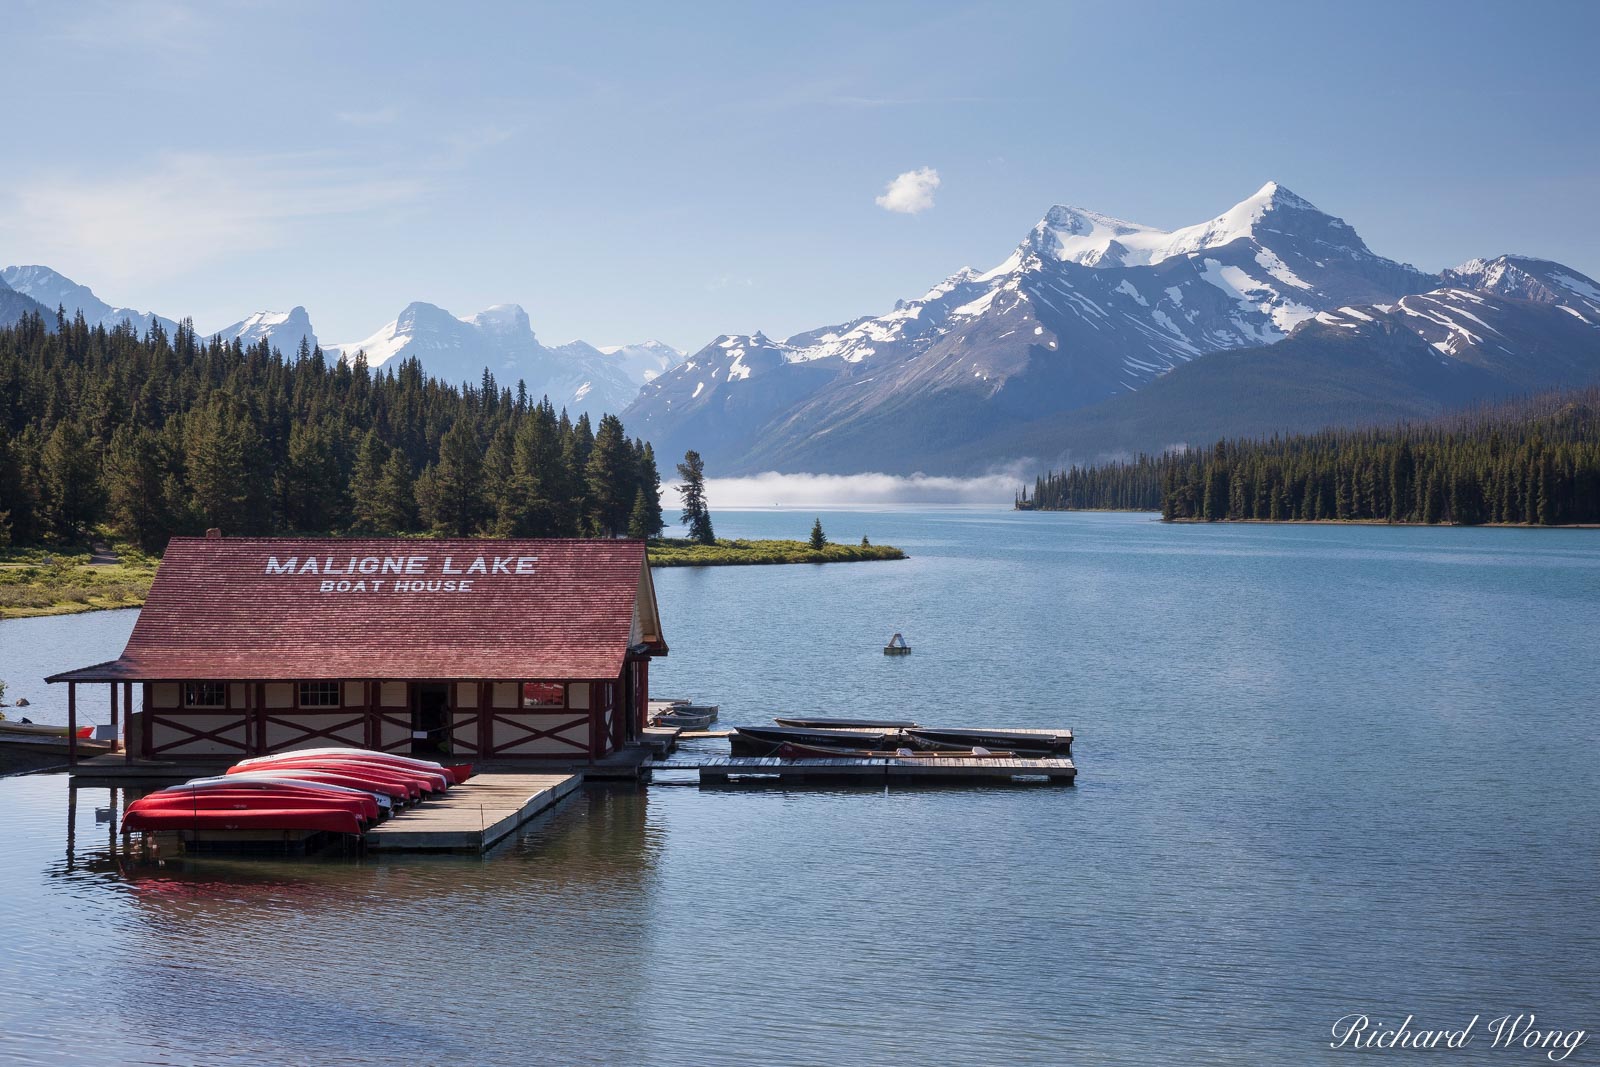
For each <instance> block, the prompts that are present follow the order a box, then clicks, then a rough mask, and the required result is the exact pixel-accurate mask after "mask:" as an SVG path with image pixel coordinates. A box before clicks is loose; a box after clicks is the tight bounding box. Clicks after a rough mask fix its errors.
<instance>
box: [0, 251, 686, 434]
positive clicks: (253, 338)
mask: <svg viewBox="0 0 1600 1067" xmlns="http://www.w3.org/2000/svg"><path fill="white" fill-rule="evenodd" d="M58 307H61V308H65V309H66V312H67V314H68V315H75V314H78V313H79V312H81V313H82V314H83V316H84V318H85V320H87V321H88V322H89V323H90V324H91V325H103V326H106V327H107V328H111V327H114V326H116V325H118V324H119V323H121V322H124V321H126V322H131V323H132V324H133V326H134V328H135V329H136V330H138V331H139V332H140V333H141V334H142V333H145V332H146V331H148V330H149V329H150V327H151V326H152V325H155V324H160V325H161V326H162V328H163V329H165V330H166V331H167V332H168V333H169V334H170V333H172V332H173V331H174V330H176V329H177V323H176V322H175V321H174V320H172V319H168V318H164V317H162V316H160V315H156V314H154V313H152V312H148V311H138V310H135V309H133V308H124V307H113V306H112V305H110V304H108V303H106V302H105V301H103V300H101V299H100V298H99V297H97V296H95V294H94V293H93V292H92V291H91V290H90V289H89V288H88V287H87V286H84V285H79V284H78V283H77V282H74V281H73V280H72V279H70V278H67V277H65V276H63V275H61V274H59V273H57V272H56V271H53V270H51V269H50V268H48V267H41V266H22V267H7V268H5V269H4V270H3V271H0V324H6V323H11V322H15V321H16V320H17V319H19V318H21V317H22V315H24V314H26V313H28V312H38V313H40V314H42V315H45V316H46V318H47V319H49V320H50V321H54V316H55V311H56V308H58ZM204 336H206V337H211V336H220V337H222V338H223V339H224V340H228V341H232V340H234V339H238V340H240V341H242V342H243V343H244V344H245V345H254V344H258V343H260V342H262V341H265V342H266V343H267V344H268V345H270V346H271V347H273V348H275V349H277V350H278V351H279V352H282V353H283V354H284V355H285V356H287V357H290V358H293V357H294V355H295V354H296V353H297V352H298V351H299V349H300V347H301V345H302V343H303V344H304V345H305V347H306V349H307V350H308V351H309V350H312V349H315V348H316V347H317V346H318V344H319V339H318V337H317V333H316V330H315V329H314V328H313V327H312V324H311V317H310V316H309V315H308V314H307V313H306V309H305V308H304V307H295V308H293V309H291V310H289V311H287V312H274V311H262V312H258V313H256V314H254V315H251V316H249V317H248V318H245V319H241V320H240V321H238V322H235V323H231V324H229V325H228V326H225V327H223V328H222V329H220V330H215V331H212V332H210V333H206V334H204ZM322 349H323V352H324V353H325V354H326V355H328V356H329V358H339V357H340V356H346V357H349V358H352V359H353V358H354V357H355V355H356V353H357V352H360V351H365V352H366V355H367V362H368V363H369V364H370V365H372V366H374V367H377V366H382V365H383V364H384V363H387V362H389V361H390V360H393V359H396V358H406V357H411V356H415V357H416V358H417V359H418V360H419V361H420V362H421V364H422V367H423V369H424V370H425V371H426V372H427V373H428V374H430V375H432V376H433V377H436V378H440V379H442V380H444V381H447V382H450V383H451V384H460V383H461V382H469V383H472V384H474V385H476V384H477V383H478V382H479V381H480V380H481V379H482V377H483V372H484V370H485V369H488V370H490V371H492V372H493V373H494V375H495V378H496V380H497V381H498V382H499V383H500V384H501V385H502V386H507V387H514V386H515V385H516V383H517V382H518V381H519V380H521V381H525V382H526V383H527V385H528V390H529V392H530V393H532V394H533V395H534V396H536V397H537V396H548V397H550V400H551V402H552V403H554V404H555V405H556V407H557V408H566V409H567V411H568V412H569V413H570V414H572V415H573V417H574V418H575V417H577V415H578V413H579V412H588V413H589V415H590V416H591V417H598V416H599V415H600V414H601V413H602V412H618V411H621V410H622V409H623V408H625V407H627V406H628V404H629V403H631V402H632V400H633V399H634V398H635V397H636V396H637V395H638V392H639V388H640V386H642V385H644V384H645V383H646V382H648V381H650V380H651V379H652V378H654V377H656V376H657V375H660V374H661V373H663V372H664V371H666V370H668V369H669V368H671V367H672V366H674V365H675V364H676V363H677V362H678V361H679V360H681V359H682V358H683V354H682V353H681V352H679V351H678V350H677V349H674V348H672V347H671V346H669V345H665V344H662V343H661V342H659V341H646V342H643V343H641V344H633V345H619V346H612V347H608V348H604V349H600V348H595V347H594V346H592V345H590V344H588V343H587V342H584V341H571V342H569V343H567V344H564V345H558V346H555V347H547V346H545V345H543V344H541V343H540V341H539V340H538V338H537V337H536V336H535V335H534V332H533V326H532V324H531V322H530V321H529V319H528V314H527V312H525V311H523V310H522V308H521V307H519V306H517V305H516V304H498V305H496V306H494V307H492V308H489V309H487V310H485V311H481V312H479V313H478V314H477V315H474V316H472V317H471V318H467V319H459V318H456V317H455V316H453V315H451V314H450V313H449V312H448V311H445V310H444V309H443V308H439V307H435V306H434V305H432V304H424V303H414V304H410V305H408V306H407V307H406V309H405V310H404V311H402V312H401V313H400V314H399V315H398V316H396V317H395V319H394V321H393V322H390V323H387V324H385V325H384V326H383V327H381V328H380V329H379V330H378V331H377V332H376V333H374V334H373V335H372V336H370V337H368V338H366V339H365V340H362V341H356V342H351V343H346V344H326V343H323V344H322Z"/></svg>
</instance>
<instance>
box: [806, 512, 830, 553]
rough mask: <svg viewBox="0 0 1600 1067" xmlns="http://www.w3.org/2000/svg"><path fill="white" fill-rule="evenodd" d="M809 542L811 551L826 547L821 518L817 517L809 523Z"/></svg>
mask: <svg viewBox="0 0 1600 1067" xmlns="http://www.w3.org/2000/svg"><path fill="white" fill-rule="evenodd" d="M809 543H810V545H811V550H812V551H813V552H821V551H822V550H823V549H824V548H827V547H828V538H827V536H826V535H825V534H824V533H823V532H822V519H821V518H818V519H817V520H816V521H815V522H813V523H812V524H811V538H810V542H809Z"/></svg>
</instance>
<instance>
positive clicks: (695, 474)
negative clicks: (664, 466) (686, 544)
mask: <svg viewBox="0 0 1600 1067" xmlns="http://www.w3.org/2000/svg"><path fill="white" fill-rule="evenodd" d="M678 477H679V478H682V479H683V484H682V485H680V486H678V495H679V496H680V497H682V498H683V513H682V514H681V515H680V516H679V517H678V521H679V522H681V523H682V524H683V525H685V526H687V527H689V538H690V540H693V541H697V542H699V543H700V544H702V545H714V544H716V543H717V538H716V535H715V534H714V533H712V531H711V513H710V512H709V511H707V510H706V465H705V461H704V460H702V459H701V458H700V453H698V452H696V451H694V450H693V449H690V450H689V451H688V452H685V453H684V454H683V462H682V463H680V464H678Z"/></svg>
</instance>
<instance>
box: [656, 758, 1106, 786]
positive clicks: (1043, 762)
mask: <svg viewBox="0 0 1600 1067" xmlns="http://www.w3.org/2000/svg"><path fill="white" fill-rule="evenodd" d="M649 769H650V770H652V771H699V772H700V780H701V781H702V782H720V781H727V780H729V779H732V778H743V777H762V778H778V779H782V780H788V779H797V780H800V779H808V778H809V779H823V778H834V779H854V780H857V781H870V780H882V781H887V780H890V779H894V780H898V781H1010V780H1012V779H1015V778H1044V779H1047V780H1049V781H1051V782H1054V783H1059V784H1070V783H1071V782H1072V781H1073V780H1074V779H1075V778H1077V776H1078V768H1077V766H1076V765H1075V764H1074V763H1073V762H1072V761H1071V760H1070V759H1064V758H1063V759H977V758H970V759H950V758H940V759H860V758H856V757H849V756H841V757H839V758H837V759H800V760H794V759H779V758H778V757H776V756H715V757H711V758H708V759H698V760H693V759H674V760H658V761H657V762H655V763H652V764H650V765H649Z"/></svg>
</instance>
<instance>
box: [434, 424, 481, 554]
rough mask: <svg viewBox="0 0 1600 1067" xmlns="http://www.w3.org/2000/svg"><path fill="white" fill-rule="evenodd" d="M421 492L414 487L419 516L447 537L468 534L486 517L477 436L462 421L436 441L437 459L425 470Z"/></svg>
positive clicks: (472, 532) (465, 535)
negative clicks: (437, 447) (427, 482)
mask: <svg viewBox="0 0 1600 1067" xmlns="http://www.w3.org/2000/svg"><path fill="white" fill-rule="evenodd" d="M426 474H427V476H428V479H429V484H428V488H427V491H426V493H424V490H423V487H422V484H421V482H420V481H419V483H418V486H417V504H418V506H419V507H420V508H421V509H422V513H423V514H422V518H423V521H424V522H426V523H427V524H428V525H429V526H430V527H431V528H432V529H433V530H435V531H436V532H438V533H442V534H445V535H447V536H450V537H469V536H471V535H472V534H474V533H476V532H477V531H478V527H479V524H480V523H481V522H482V521H483V519H484V516H485V510H486V509H485V507H484V495H483V453H482V450H481V447H480V446H479V444H478V438H477V435H476V434H474V433H473V432H472V428H471V427H470V426H469V425H468V424H467V423H466V422H465V421H464V420H463V421H460V422H457V423H456V424H455V425H454V426H452V427H450V429H449V431H448V432H446V433H445V435H444V437H443V438H441V439H440V441H439V462H438V463H437V464H435V465H434V466H433V467H430V468H429V469H428V471H427V472H426Z"/></svg>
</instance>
